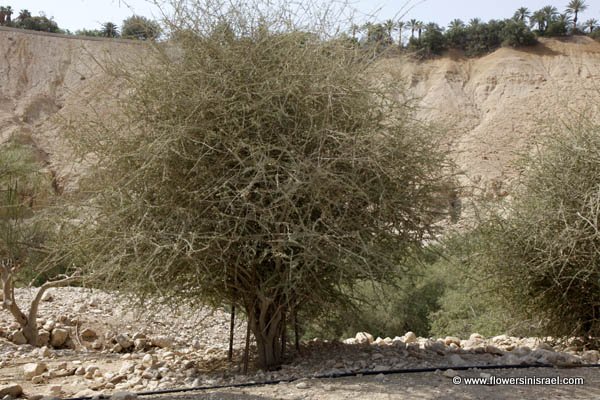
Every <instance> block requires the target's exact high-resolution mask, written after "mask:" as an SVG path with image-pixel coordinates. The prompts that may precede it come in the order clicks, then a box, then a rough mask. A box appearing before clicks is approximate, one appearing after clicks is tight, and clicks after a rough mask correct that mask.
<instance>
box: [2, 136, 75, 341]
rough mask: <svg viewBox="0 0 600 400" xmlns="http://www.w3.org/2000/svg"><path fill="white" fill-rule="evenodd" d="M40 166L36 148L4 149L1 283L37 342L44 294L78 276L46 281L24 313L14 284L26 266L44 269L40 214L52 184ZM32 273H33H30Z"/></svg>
mask: <svg viewBox="0 0 600 400" xmlns="http://www.w3.org/2000/svg"><path fill="white" fill-rule="evenodd" d="M40 168H41V166H40V165H39V164H38V163H37V162H36V161H35V159H34V158H33V156H32V153H31V151H30V150H29V149H28V148H26V147H25V146H21V145H17V144H9V145H6V144H5V145H3V147H2V148H1V149H0V196H1V197H0V285H1V288H2V292H1V299H2V308H4V309H5V310H7V311H9V312H10V313H11V314H12V316H13V317H14V318H15V321H16V322H17V323H18V324H19V325H20V326H21V329H22V332H23V335H24V336H25V339H26V340H27V343H29V344H31V345H33V346H35V345H37V311H38V305H39V302H40V300H41V299H42V296H43V294H44V292H45V291H46V290H47V289H49V288H51V287H57V286H63V285H67V284H68V283H70V282H72V281H74V280H75V279H76V277H75V276H71V277H66V276H64V277H60V276H56V277H54V278H58V279H57V280H53V281H48V282H45V283H44V284H42V285H41V286H40V287H39V289H38V290H37V293H36V295H35V297H34V299H33V300H32V302H31V304H30V307H29V311H28V312H27V313H24V312H23V311H22V310H21V308H20V307H19V305H18V304H17V301H16V298H15V285H16V284H17V283H18V281H19V280H20V279H22V278H23V277H24V275H23V273H24V272H25V271H27V270H29V271H34V272H33V273H34V274H36V273H40V272H42V268H43V265H44V262H43V259H44V257H40V254H39V251H40V250H41V248H42V246H43V242H44V239H45V237H46V236H47V234H48V230H47V229H44V224H43V222H41V221H39V220H37V219H36V213H37V211H38V210H39V208H40V207H41V206H43V205H44V204H45V203H47V200H48V198H49V194H50V193H49V192H50V184H49V180H48V179H47V177H46V176H45V175H44V174H42V173H41V172H40ZM30 273H31V272H30Z"/></svg>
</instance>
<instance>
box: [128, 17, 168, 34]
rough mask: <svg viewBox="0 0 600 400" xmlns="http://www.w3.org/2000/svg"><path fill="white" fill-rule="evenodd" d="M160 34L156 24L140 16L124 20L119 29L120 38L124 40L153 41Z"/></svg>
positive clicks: (158, 26)
mask: <svg viewBox="0 0 600 400" xmlns="http://www.w3.org/2000/svg"><path fill="white" fill-rule="evenodd" d="M160 33H161V28H160V25H159V24H158V22H156V21H153V20H151V19H149V18H146V17H143V16H140V15H133V16H131V17H129V18H127V19H125V20H124V21H123V25H122V27H121V36H122V37H123V38H125V39H138V40H154V39H156V38H158V37H159V36H160Z"/></svg>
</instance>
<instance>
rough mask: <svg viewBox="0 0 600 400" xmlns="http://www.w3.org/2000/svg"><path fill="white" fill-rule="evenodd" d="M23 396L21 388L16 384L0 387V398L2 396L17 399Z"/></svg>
mask: <svg viewBox="0 0 600 400" xmlns="http://www.w3.org/2000/svg"><path fill="white" fill-rule="evenodd" d="M22 394H23V388H22V387H21V386H20V385H17V384H16V383H9V384H6V385H0V398H3V397H4V396H10V397H12V398H15V399H16V398H17V397H19V396H21V395H22Z"/></svg>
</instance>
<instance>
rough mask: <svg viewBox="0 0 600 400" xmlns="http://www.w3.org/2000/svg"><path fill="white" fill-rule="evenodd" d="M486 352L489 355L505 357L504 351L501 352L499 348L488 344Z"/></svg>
mask: <svg viewBox="0 0 600 400" xmlns="http://www.w3.org/2000/svg"><path fill="white" fill-rule="evenodd" d="M485 352H486V353H489V354H494V355H498V356H501V355H504V351H503V350H500V349H499V348H498V347H496V346H494V345H491V344H488V345H486V346H485Z"/></svg>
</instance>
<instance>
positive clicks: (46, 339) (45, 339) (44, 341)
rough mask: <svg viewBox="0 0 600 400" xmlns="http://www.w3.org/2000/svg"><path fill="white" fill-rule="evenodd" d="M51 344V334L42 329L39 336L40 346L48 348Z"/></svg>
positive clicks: (38, 343)
mask: <svg viewBox="0 0 600 400" xmlns="http://www.w3.org/2000/svg"><path fill="white" fill-rule="evenodd" d="M49 344H50V332H48V331H47V330H45V329H40V330H39V331H38V336H37V345H38V346H48V345H49Z"/></svg>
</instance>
